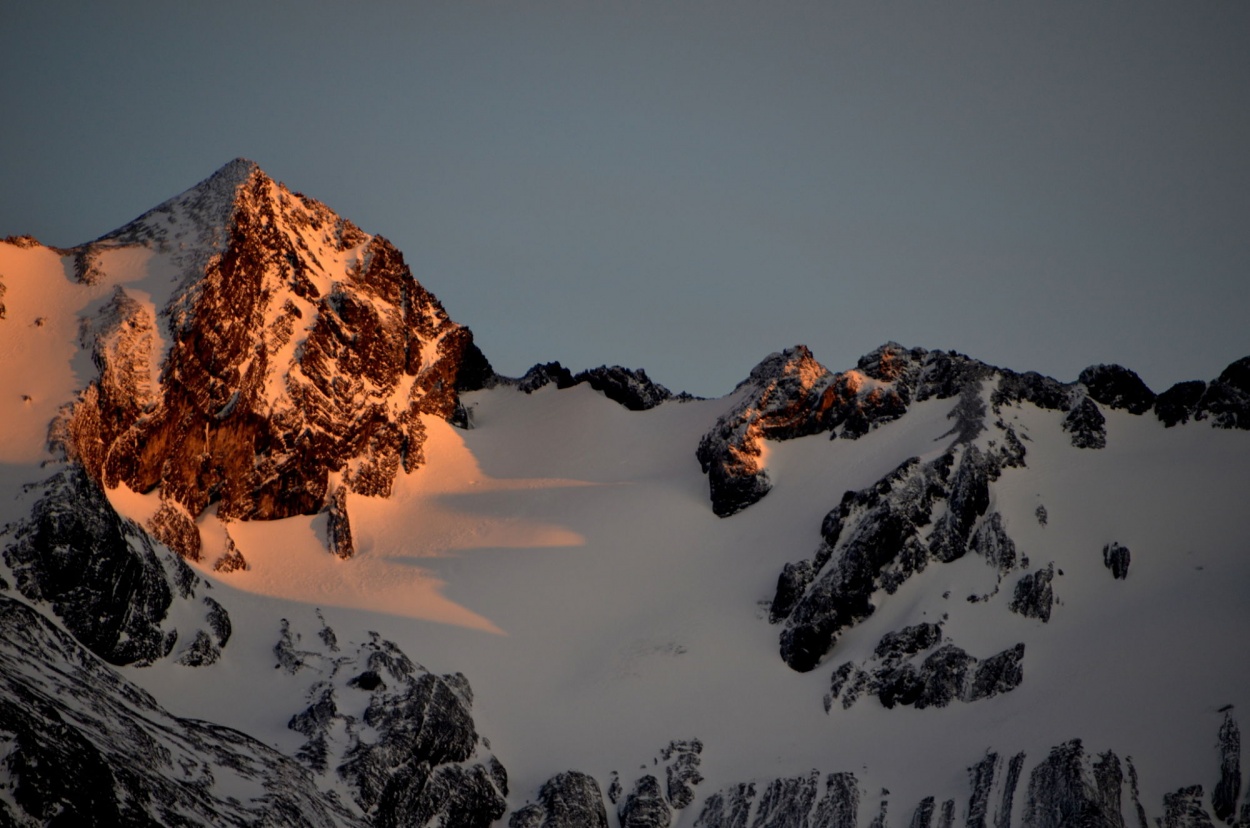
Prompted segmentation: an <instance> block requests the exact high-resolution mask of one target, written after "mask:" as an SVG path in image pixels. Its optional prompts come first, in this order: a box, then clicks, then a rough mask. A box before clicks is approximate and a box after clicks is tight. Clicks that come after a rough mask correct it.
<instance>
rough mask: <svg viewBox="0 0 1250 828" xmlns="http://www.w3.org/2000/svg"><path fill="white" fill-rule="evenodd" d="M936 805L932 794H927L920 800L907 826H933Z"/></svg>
mask: <svg viewBox="0 0 1250 828" xmlns="http://www.w3.org/2000/svg"><path fill="white" fill-rule="evenodd" d="M935 806H936V801H935V800H934V798H933V797H931V796H926V797H925V798H924V799H922V800H920V804H919V805H917V806H916V810H915V811H913V812H912V815H911V821H910V822H908V823H907V828H932V826H933V811H934V808H935Z"/></svg>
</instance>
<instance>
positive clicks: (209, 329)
mask: <svg viewBox="0 0 1250 828" xmlns="http://www.w3.org/2000/svg"><path fill="white" fill-rule="evenodd" d="M184 227H190V228H192V230H191V231H186V230H180V231H177V232H175V228H184ZM179 232H182V233H185V232H191V233H192V234H193V236H194V239H179V238H178V236H177V233H179ZM127 245H144V246H147V247H150V248H152V249H154V250H155V251H157V252H168V251H169V250H171V249H177V250H183V249H184V248H189V249H190V250H191V251H193V252H190V253H187V252H183V253H181V254H178V255H180V256H181V258H180V259H178V261H179V263H180V264H182V265H183V266H184V267H185V272H184V281H183V282H182V284H181V285H179V287H178V288H177V289H176V290H175V291H174V293H173V297H172V299H171V300H170V302H169V304H168V305H167V306H166V307H165V308H164V309H163V310H162V311H161V314H162V316H164V317H166V328H167V330H166V331H159V330H158V326H157V324H156V323H157V320H155V319H153V318H152V317H151V314H150V313H149V312H148V311H146V310H145V309H143V308H142V306H140V305H139V304H138V303H137V302H136V301H135V300H133V299H132V298H130V297H129V296H128V295H127V294H126V293H125V291H124V290H123V289H122V288H118V293H117V294H116V295H115V297H114V300H113V302H112V304H111V305H110V307H109V308H107V309H106V312H105V313H104V314H102V316H101V318H100V320H99V321H98V322H97V323H96V325H95V327H94V328H92V329H91V330H89V331H88V332H87V337H88V339H90V340H91V342H90V344H91V347H92V350H93V358H94V359H95V362H96V365H97V367H98V369H99V378H98V379H97V380H96V381H95V382H93V383H92V385H91V387H90V388H89V389H88V390H87V391H86V392H85V393H84V394H83V395H82V397H81V399H80V400H79V401H78V403H77V404H76V405H75V406H74V407H73V410H72V412H71V413H70V415H69V424H68V427H67V428H66V429H65V430H66V432H67V433H68V435H69V439H68V440H67V441H66V443H67V445H66V448H67V450H68V451H69V452H70V453H71V454H72V455H73V456H74V457H76V458H78V459H80V460H81V461H82V463H83V464H84V465H85V466H86V468H87V470H88V472H89V473H90V474H91V476H92V477H93V478H95V479H96V480H100V481H103V483H104V484H105V485H107V486H115V485H117V484H118V483H121V482H125V483H126V484H127V485H129V486H130V487H131V488H132V489H135V490H136V491H140V492H146V491H150V490H152V489H153V488H155V487H157V486H159V487H160V488H161V493H162V497H163V498H164V499H165V500H167V501H168V502H169V503H170V504H176V505H177V506H179V507H181V508H182V509H183V510H185V512H186V514H187V516H188V519H189V520H193V519H194V518H195V517H196V516H198V515H199V514H200V513H201V512H202V511H203V510H204V508H205V507H206V506H207V505H208V504H209V503H213V502H216V503H218V513H219V514H220V515H221V516H222V517H224V518H226V519H237V520H265V519H273V518H282V517H287V516H290V515H297V514H313V513H315V512H317V511H318V510H320V509H321V508H323V507H324V506H325V505H326V500H327V495H328V494H329V492H328V479H329V475H330V474H331V473H332V472H333V473H338V474H339V475H340V476H341V478H342V479H343V481H344V485H345V486H347V487H348V488H349V489H350V490H351V491H353V492H356V493H358V494H365V495H375V496H386V495H388V494H389V493H390V490H391V484H392V481H393V480H394V477H395V475H396V474H397V473H398V471H399V470H400V469H401V468H402V469H404V470H405V471H411V470H413V469H414V468H416V466H418V465H419V464H420V463H422V462H423V461H424V457H423V454H422V445H423V442H424V436H425V432H424V426H423V425H422V422H421V418H422V417H423V416H436V417H441V418H444V419H448V418H450V417H452V415H453V414H454V412H455V410H456V407H457V403H458V396H457V391H458V389H461V388H464V387H465V386H466V384H467V385H472V384H474V383H480V382H481V381H482V377H483V375H484V374H489V370H488V366H486V364H485V361H484V358H483V357H482V356H481V353H480V352H479V351H478V350H477V349H476V348H475V347H474V346H473V341H472V335H471V334H470V332H469V331H468V329H467V328H464V327H463V326H460V325H457V324H455V323H454V322H452V321H451V320H450V319H449V318H448V317H447V314H446V313H445V312H444V310H443V308H442V306H441V305H440V304H439V303H438V301H437V300H436V299H435V298H434V297H433V296H432V295H431V294H430V293H429V292H428V291H427V290H426V289H425V288H424V287H422V286H421V285H420V284H419V283H418V282H417V281H416V280H415V279H414V278H413V276H412V274H411V272H410V271H409V270H408V267H407V266H406V265H405V264H404V261H403V257H402V255H401V254H400V253H399V251H398V250H396V249H395V248H394V246H392V245H391V244H390V243H389V242H387V241H386V240H385V239H383V238H381V237H379V236H372V237H371V236H368V235H366V234H365V233H363V232H362V231H361V230H360V229H359V228H357V227H355V226H354V225H352V224H351V223H350V222H347V221H345V220H343V219H341V218H339V217H338V216H336V215H335V214H334V213H333V212H331V211H330V210H329V209H328V208H327V207H325V206H324V205H322V204H320V203H319V202H316V201H314V200H312V199H309V198H306V197H304V196H302V195H299V194H295V193H291V192H290V191H288V190H287V189H286V188H285V187H283V186H282V185H280V184H277V183H275V182H274V181H272V180H271V179H269V178H268V177H267V176H265V175H264V173H262V172H261V171H260V170H259V169H258V168H256V166H255V165H253V164H250V163H249V162H243V161H239V162H234V163H232V164H230V165H227V166H226V167H224V168H223V169H222V170H220V171H219V172H218V173H216V174H215V175H214V176H213V177H212V178H210V179H208V180H207V181H205V182H203V183H201V184H200V185H198V186H197V187H195V188H193V189H192V190H190V191H188V192H187V193H184V194H183V195H181V196H179V197H177V198H175V199H172V200H171V201H170V202H167V203H166V204H164V205H162V206H161V207H158V208H157V209H156V210H153V211H151V212H150V213H148V214H145V215H144V216H142V217H140V218H139V219H136V220H135V221H134V222H132V223H131V224H129V225H127V226H126V227H123V228H122V229H121V230H118V231H116V232H115V233H113V234H110V235H109V236H106V237H104V238H103V239H101V240H99V241H97V242H93V243H92V245H90V246H89V247H90V251H92V252H94V251H98V250H101V249H107V248H109V247H122V246H127ZM88 258H90V257H88ZM162 336H167V337H168V351H167V354H166V355H165V356H164V358H163V361H162V362H161V363H160V364H159V365H158V364H157V360H158V359H160V350H161V349H160V348H159V347H157V345H156V343H157V342H158V341H159V340H160V339H161V338H162ZM157 377H159V380H158V379H156V378H157ZM175 511H176V510H175ZM187 522H188V521H182V523H183V524H184V525H185V524H186V523H187ZM192 528H193V524H192ZM158 531H161V532H163V534H162V540H166V541H167V542H168V543H170V544H171V545H172V546H173V547H174V548H175V549H177V550H178V551H179V552H180V553H182V554H184V555H187V556H188V557H194V555H195V554H197V552H198V549H197V548H196V544H195V543H193V542H192V541H191V540H190V539H188V538H186V537H184V536H185V535H186V534H187V533H186V532H185V531H170V530H168V529H160V528H159V527H158Z"/></svg>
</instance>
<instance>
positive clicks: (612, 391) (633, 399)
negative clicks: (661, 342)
mask: <svg viewBox="0 0 1250 828" xmlns="http://www.w3.org/2000/svg"><path fill="white" fill-rule="evenodd" d="M573 381H574V383H583V382H584V383H586V384H587V385H589V386H590V387H591V388H593V389H595V390H596V391H599V392H600V393H602V394H603V395H604V396H605V397H607V398H608V399H609V400H612V401H613V402H618V403H620V404H621V405H623V406H625V407H626V408H628V409H629V410H630V411H646V410H647V409H649V408H655V407H656V406H657V405H659V404H660V403H662V402H665V401H667V400H670V399H672V398H673V392H671V391H669V390H668V389H667V388H665V387H664V386H663V385H660V384H659V383H656V382H653V381H652V380H651V378H650V377H648V376H647V372H646V371H644V370H642V369H641V368H640V369H637V370H634V369H632V368H622V367H621V366H619V365H613V366H612V367H610V368H609V367H608V366H606V365H601V366H599V367H598V368H591V369H590V370H588V371H582V372H581V373H580V374H578V375H577V376H575V377H574V378H573Z"/></svg>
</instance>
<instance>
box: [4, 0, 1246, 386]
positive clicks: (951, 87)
mask: <svg viewBox="0 0 1250 828" xmlns="http://www.w3.org/2000/svg"><path fill="white" fill-rule="evenodd" d="M110 5H112V4H78V3H69V2H46V3H20V4H10V5H9V6H8V7H6V10H5V21H4V26H3V27H2V28H0V77H3V78H4V80H5V81H6V83H5V88H4V92H3V96H4V113H5V118H4V120H5V124H4V126H3V127H2V128H0V152H2V153H3V156H2V157H3V158H4V161H5V163H4V164H3V165H0V236H3V235H8V234H18V233H31V234H33V235H35V236H37V237H38V238H39V239H40V240H41V241H43V242H44V243H46V244H53V245H61V246H68V245H73V244H77V243H81V242H84V241H88V240H90V239H93V238H95V237H97V236H100V235H102V234H103V233H106V232H108V231H109V230H112V229H114V228H116V227H118V226H120V225H122V224H124V223H125V222H126V221H128V220H130V219H131V218H134V217H135V216H136V215H138V214H139V213H142V212H143V211H145V210H147V209H149V208H151V207H153V206H155V205H156V204H158V203H159V202H161V201H163V200H164V199H166V198H168V197H170V196H172V195H174V194H176V193H178V192H180V191H182V190H184V189H186V188H187V187H190V186H192V185H193V184H195V183H196V182H197V181H199V180H201V179H203V178H204V177H206V176H208V175H209V174H211V173H212V172H213V171H214V170H215V169H216V168H218V167H219V166H221V165H222V164H224V163H226V162H227V161H229V160H230V159H232V158H234V157H236V156H245V157H248V158H251V159H253V160H255V161H256V162H258V163H259V164H260V165H261V167H262V168H263V169H264V170H265V171H266V172H268V173H269V174H270V175H271V176H273V177H274V178H277V179H279V180H281V181H283V182H285V183H286V184H287V185H288V186H290V187H291V188H292V189H296V190H299V191H302V192H305V193H307V194H308V195H311V196H313V197H315V198H317V199H319V200H321V201H324V202H325V203H327V204H328V205H329V206H330V207H331V208H333V209H335V210H336V211H337V212H339V213H340V214H341V215H344V216H346V217H347V218H350V219H352V220H353V221H355V222H356V223H357V224H359V225H360V226H361V227H362V228H364V229H365V230H367V231H369V232H372V233H380V234H381V235H384V236H386V237H387V238H389V239H391V240H392V241H393V242H394V243H395V244H396V245H397V246H398V247H399V248H400V249H401V250H402V251H403V252H404V254H405V257H406V259H407V260H408V262H409V264H410V265H411V266H412V269H413V271H414V273H415V274H416V276H417V278H418V279H420V280H421V281H422V282H423V283H424V284H425V285H426V286H427V287H428V288H429V289H430V290H432V291H433V292H434V293H435V295H436V296H438V297H439V298H440V299H441V300H442V301H443V303H444V305H445V306H446V307H447V310H448V312H449V313H450V314H451V316H452V318H453V319H455V320H457V321H459V322H463V323H465V324H468V325H469V326H470V327H472V328H473V330H474V333H475V335H476V337H477V340H478V342H479V344H480V345H481V346H482V348H483V350H484V351H485V353H486V354H487V356H488V357H489V358H490V359H491V361H492V362H493V363H494V364H495V367H496V369H497V370H499V371H500V372H501V373H504V374H513V375H515V374H519V373H521V372H522V371H524V370H525V368H526V367H528V366H529V365H531V364H533V363H535V362H538V361H547V360H552V359H558V360H560V361H562V362H564V363H565V364H566V365H567V366H569V367H571V368H573V369H574V370H577V369H580V368H585V367H591V366H594V365H599V364H602V363H608V364H623V365H627V366H631V367H644V368H646V369H647V371H648V372H649V373H650V374H651V376H652V377H653V378H654V379H656V380H657V381H659V382H662V383H664V384H665V385H668V386H670V387H671V388H673V389H674V390H681V389H685V390H689V391H691V392H693V393H696V394H702V395H719V394H724V393H727V392H728V391H729V390H731V388H732V387H733V385H734V384H735V383H736V382H737V381H739V380H741V379H743V378H744V377H745V376H746V375H747V373H748V371H749V370H750V369H751V367H752V366H753V365H754V364H755V363H756V362H758V361H759V360H760V359H762V358H763V357H764V356H766V355H767V354H768V353H770V352H771V351H775V350H778V349H781V348H784V347H788V346H790V345H793V344H795V343H800V342H802V343H805V344H807V345H809V346H810V347H811V348H812V350H813V351H814V353H815V355H816V357H817V358H818V359H819V360H820V361H821V362H823V363H824V364H825V365H827V366H828V367H830V368H832V369H835V370H841V369H844V368H847V367H850V366H852V365H853V364H854V362H855V360H856V358H857V357H858V356H860V355H861V354H863V353H866V352H867V351H870V350H871V349H873V348H874V347H876V346H877V345H879V344H881V343H882V342H885V341H887V340H896V341H898V342H901V343H903V344H905V345H908V346H917V345H918V346H922V347H926V348H944V349H955V350H958V351H962V352H964V353H968V354H971V355H972V356H976V357H979V358H981V359H984V360H986V361H988V362H991V363H994V364H998V365H1002V366H1005V367H1010V368H1015V369H1017V370H1038V371H1041V372H1043V373H1047V374H1051V375H1053V376H1055V377H1057V378H1059V379H1062V380H1072V379H1075V377H1076V375H1077V373H1078V372H1079V371H1080V370H1081V368H1083V367H1084V366H1086V365H1089V364H1091V363H1097V362H1119V363H1121V364H1124V365H1127V366H1128V367H1130V368H1133V369H1134V370H1136V371H1138V372H1139V373H1140V374H1141V375H1142V377H1143V378H1144V379H1145V380H1146V381H1147V383H1149V384H1150V385H1151V386H1152V387H1153V388H1154V389H1155V390H1156V391H1160V390H1163V389H1164V388H1166V387H1167V386H1168V385H1170V384H1171V383H1173V382H1176V381H1179V380H1182V379H1210V378H1212V377H1214V376H1215V375H1216V374H1218V373H1219V371H1220V370H1221V369H1222V368H1223V366H1224V365H1226V364H1227V363H1229V362H1231V361H1232V360H1234V359H1237V358H1239V357H1241V356H1245V355H1247V354H1250V325H1248V324H1247V320H1248V319H1250V48H1248V47H1247V44H1250V4H1245V3H1214V2H1212V3H1205V2H1204V3H1186V4H1181V3H1159V2H1145V3H1141V2H1101V3H1097V4H1086V3H1070V2H1055V3H1047V4H1044V5H1040V4H1039V5H1038V6H1036V7H1029V8H1024V7H1021V6H1019V5H1017V4H988V3H965V2H952V3H941V4H937V3H924V4H921V3H906V4H904V3H890V2H872V3H868V2H864V3H834V2H823V3H798V2H794V3H776V4H774V3H767V4H765V3H736V2H725V3H711V2H676V3H672V2H665V3H659V2H635V3H628V4H625V3H611V4H606V3H598V2H596V3H590V2H585V3H581V2H572V1H571V0H566V2H549V0H538V1H537V2H517V3H507V4H505V3H495V2H490V3H487V2H481V3H479V2H473V3H422V2H404V3H400V2H383V1H380V0H379V1H375V2H369V3H358V4H347V3H329V2H321V1H320V0H316V1H315V2H301V3H294V2H279V1H278V0H273V1H272V2H271V1H270V0H253V2H249V3H237V2H215V3H211V4H172V3H165V2H161V3H155V2H151V3H144V2H137V3H126V4H118V5H119V6H121V7H124V8H121V9H120V10H116V9H112V8H109V7H108V6H110Z"/></svg>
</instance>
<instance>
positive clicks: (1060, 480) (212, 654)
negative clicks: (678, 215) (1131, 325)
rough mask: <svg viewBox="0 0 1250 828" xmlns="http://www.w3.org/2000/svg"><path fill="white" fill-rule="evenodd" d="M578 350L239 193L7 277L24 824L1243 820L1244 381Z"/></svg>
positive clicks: (16, 258)
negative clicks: (673, 375)
mask: <svg viewBox="0 0 1250 828" xmlns="http://www.w3.org/2000/svg"><path fill="white" fill-rule="evenodd" d="M883 338H884V337H883ZM550 356H551V355H547V357H548V358H547V361H543V362H538V363H537V364H535V365H534V367H533V368H531V369H530V370H528V371H526V372H525V373H524V374H523V375H522V376H520V377H504V376H499V375H497V374H496V373H495V371H494V370H493V369H492V367H491V364H490V362H489V361H488V360H487V359H486V357H485V356H484V355H483V354H482V353H481V351H480V350H479V349H478V348H477V346H476V345H475V344H474V340H473V336H472V334H471V333H470V331H469V329H468V328H467V327H465V326H464V325H461V324H458V323H456V322H453V321H452V319H451V318H450V316H449V315H448V313H447V311H446V310H445V309H444V308H443V306H442V305H441V304H440V303H439V301H438V300H437V299H436V298H435V297H434V295H433V294H432V293H431V292H430V290H429V289H427V287H426V286H425V285H423V284H422V283H421V282H419V281H418V280H417V278H416V277H414V275H413V273H412V272H411V270H410V269H409V267H408V266H407V264H405V261H404V257H403V255H402V254H401V253H400V251H399V250H397V249H396V248H395V247H394V246H393V245H392V244H391V243H390V242H388V241H387V240H386V239H384V238H382V237H381V236H377V235H370V234H369V233H368V232H366V231H365V230H362V229H360V228H359V227H357V226H356V225H355V224H353V223H352V222H350V221H349V220H347V219H345V218H342V217H340V216H338V215H337V214H335V213H334V212H333V211H332V210H331V209H330V208H329V207H327V206H325V205H323V204H321V203H320V202H318V201H316V200H314V199H312V198H309V197H307V196H304V195H301V194H299V193H297V192H294V191H292V190H290V189H288V188H287V187H286V186H285V185H283V184H281V183H279V182H276V181H274V180H273V179H271V178H270V177H268V176H267V175H266V174H265V173H264V172H262V171H261V170H260V168H259V167H257V166H256V165H255V164H254V163H252V162H250V161H246V160H242V159H240V160H236V161H233V162H231V163H229V164H227V165H226V166H224V167H223V168H221V169H220V170H218V171H217V172H216V173H215V174H213V175H212V176H210V177H209V178H207V179H206V180H204V181H203V182H201V183H200V184H198V185H196V186H194V187H192V188H191V189H189V190H187V191H185V192H183V193H182V194H181V195H178V196H175V197H174V198H172V199H170V200H168V201H166V202H165V203H163V204H161V205H159V206H158V207H156V208H155V209H153V210H151V211H149V212H147V213H145V214H143V215H142V216H140V217H139V218H137V219H135V220H134V221H132V222H130V223H128V224H125V225H124V226H122V227H121V228H120V229H118V230H115V231H113V232H111V233H107V234H105V235H103V236H101V237H100V238H98V239H96V240H95V241H91V242H88V243H86V244H82V245H78V246H76V247H72V248H66V249H61V248H51V247H46V246H43V245H41V244H40V243H39V242H38V241H36V240H35V239H33V238H31V237H29V236H16V237H9V238H8V239H6V240H4V241H3V242H0V357H3V358H0V388H2V389H5V392H4V394H0V416H2V418H3V419H2V420H0V422H3V424H4V428H3V429H0V826H10V825H12V826H23V827H25V826H114V825H151V826H157V825H162V826H163V825H180V826H195V825H204V826H244V825H273V826H277V825H282V826H288V825H290V826H318V828H321V827H322V826H379V827H381V826H386V827H388V828H389V826H420V827H421V828H435V827H436V826H437V827H439V828H487V826H505V825H506V826H509V828H857V826H859V827H862V828H887V826H909V827H910V828H954V827H955V826H957V825H958V826H969V828H988V827H989V826H993V828H1013V827H1015V826H1019V828H1065V827H1067V826H1100V827H1106V828H1124V827H1125V826H1132V828H1148V826H1158V828H1208V827H1209V826H1219V825H1227V826H1234V828H1247V826H1250V801H1248V798H1247V793H1246V792H1247V791H1248V790H1250V784H1248V783H1247V779H1246V775H1245V765H1244V763H1243V762H1242V759H1241V726H1242V724H1243V723H1244V721H1245V715H1246V714H1245V711H1246V710H1247V709H1250V666H1247V662H1246V659H1245V658H1244V657H1242V655H1241V652H1242V651H1241V648H1240V646H1239V645H1240V642H1241V640H1242V638H1244V631H1245V630H1246V629H1250V602H1247V601H1246V600H1245V595H1246V590H1247V587H1248V586H1250V555H1247V554H1245V553H1246V550H1247V548H1250V524H1248V523H1247V521H1246V518H1245V514H1246V510H1245V503H1244V500H1245V493H1246V492H1247V491H1250V357H1247V358H1245V359H1240V360H1237V361H1235V362H1233V363H1232V364H1230V365H1229V366H1227V368H1225V369H1224V370H1223V371H1222V372H1220V373H1219V375H1218V376H1217V377H1215V378H1211V379H1206V380H1192V381H1187V382H1181V383H1178V384H1176V385H1174V386H1172V387H1171V388H1168V389H1163V390H1161V391H1158V390H1153V389H1151V388H1149V387H1148V386H1147V385H1146V383H1145V382H1143V381H1142V379H1141V378H1140V377H1138V375H1137V374H1135V373H1134V372H1133V371H1132V370H1130V369H1129V368H1126V367H1124V366H1120V365H1112V364H1105V363H1100V362H1096V361H1092V364H1091V365H1090V367H1089V368H1087V369H1085V370H1084V371H1081V372H1080V374H1079V376H1078V377H1076V378H1075V379H1070V380H1062V379H1056V378H1053V377H1048V376H1044V375H1041V374H1038V373H1036V372H1032V371H1027V370H1025V371H1018V370H1013V369H1010V368H1004V367H999V366H996V365H994V364H992V363H990V362H986V361H982V360H981V359H978V358H975V357H972V356H968V355H965V354H960V353H957V352H954V351H944V350H929V349H925V348H921V347H911V346H904V345H900V344H898V343H894V342H887V343H886V344H884V345H882V346H880V347H877V348H875V349H873V350H870V351H869V352H868V353H867V354H866V355H865V356H863V357H862V358H860V359H859V360H858V361H857V362H856V363H855V364H854V365H853V366H850V367H846V368H844V369H840V370H839V369H835V368H830V367H826V366H825V365H822V364H821V363H820V362H819V361H818V360H817V357H816V355H815V354H813V353H812V351H811V350H810V349H809V348H807V347H805V346H803V345H795V346H793V347H789V348H786V349H783V350H779V351H776V352H775V353H772V354H768V355H765V356H764V357H763V359H761V360H760V361H759V363H758V364H757V365H756V366H755V367H754V368H753V369H750V370H749V371H748V372H745V373H747V377H746V379H744V380H743V381H742V382H741V383H740V384H739V385H738V386H737V387H736V388H734V389H733V390H732V391H730V393H728V394H727V395H725V396H724V397H721V398H715V399H701V398H696V397H693V396H691V395H689V394H686V393H681V392H677V393H675V392H674V391H672V390H670V389H669V388H667V387H665V386H664V385H662V384H661V383H660V382H659V381H657V379H653V378H652V377H651V376H650V375H649V374H648V373H647V372H646V371H645V370H644V369H642V368H637V367H633V368H629V367H624V366H620V365H600V366H598V367H587V368H584V369H578V368H577V367H566V366H565V364H563V363H561V362H559V361H555V360H552V359H550V358H549V357H550ZM563 356H564V358H565V359H566V360H567V359H568V358H569V356H570V355H563ZM571 356H573V357H575V356H576V355H571ZM1092 356H1096V355H1092ZM570 364H571V363H570ZM1130 550H1131V551H1130Z"/></svg>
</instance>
